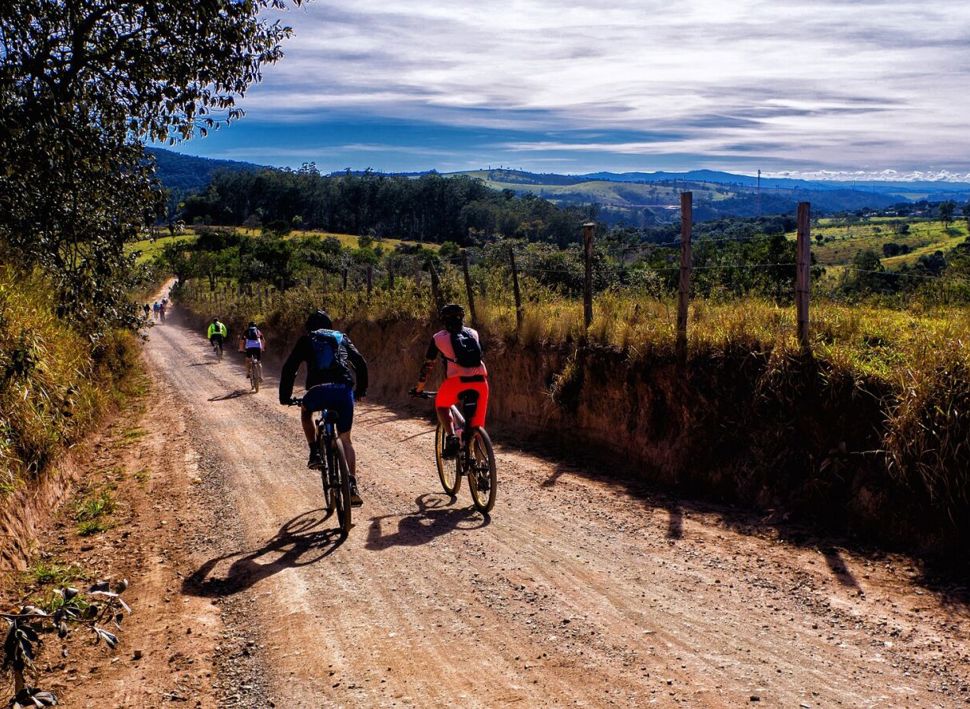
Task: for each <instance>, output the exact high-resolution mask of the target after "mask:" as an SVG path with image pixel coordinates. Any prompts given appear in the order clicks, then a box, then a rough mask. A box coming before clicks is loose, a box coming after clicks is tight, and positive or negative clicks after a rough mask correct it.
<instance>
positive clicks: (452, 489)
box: [434, 423, 461, 497]
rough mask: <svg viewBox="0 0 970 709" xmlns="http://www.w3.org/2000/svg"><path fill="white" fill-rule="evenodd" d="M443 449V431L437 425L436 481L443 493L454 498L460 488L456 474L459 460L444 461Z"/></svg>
mask: <svg viewBox="0 0 970 709" xmlns="http://www.w3.org/2000/svg"><path fill="white" fill-rule="evenodd" d="M444 449H445V429H444V427H442V425H441V424H440V423H439V424H438V429H437V430H436V431H435V432H434V462H435V465H437V466H438V479H439V480H441V487H442V488H444V490H445V492H446V493H448V494H449V495H451V496H452V497H454V496H455V495H457V494H458V488H460V487H461V476H460V475H459V474H458V466H459V465H461V461H460V460H457V459H456V460H446V459H445V458H443V457H442V452H443V451H444Z"/></svg>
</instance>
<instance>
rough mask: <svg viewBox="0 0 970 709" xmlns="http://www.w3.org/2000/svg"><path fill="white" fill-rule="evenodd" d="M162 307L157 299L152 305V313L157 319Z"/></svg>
mask: <svg viewBox="0 0 970 709" xmlns="http://www.w3.org/2000/svg"><path fill="white" fill-rule="evenodd" d="M161 309H162V306H161V305H159V304H158V301H157V300H156V301H155V303H154V305H152V313H153V314H154V315H155V319H156V320H158V313H159V311H161Z"/></svg>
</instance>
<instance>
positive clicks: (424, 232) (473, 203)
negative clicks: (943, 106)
mask: <svg viewBox="0 0 970 709" xmlns="http://www.w3.org/2000/svg"><path fill="white" fill-rule="evenodd" d="M589 217H590V209H589V208H583V207H557V206H556V205H554V204H552V203H551V202H549V201H548V200H545V199H542V198H540V197H536V196H534V195H528V194H527V195H523V196H520V197H517V196H516V195H515V193H514V192H513V191H512V190H502V191H498V190H494V189H491V188H489V187H487V186H485V185H484V184H483V183H482V182H481V181H480V180H476V179H472V178H470V177H464V176H457V177H443V176H441V175H438V174H435V173H431V174H426V175H422V176H420V177H417V178H407V177H400V176H390V175H383V174H378V173H372V172H364V173H353V172H349V171H348V172H347V173H344V174H340V175H333V176H324V175H321V174H320V173H318V172H317V171H316V170H315V169H314V168H312V167H306V168H304V169H301V170H298V171H289V170H261V171H258V172H254V171H223V172H217V173H216V174H215V175H213V178H212V181H211V182H210V183H209V186H208V188H207V189H206V190H205V191H203V192H201V193H198V194H194V195H191V196H189V197H187V198H186V199H185V201H184V205H183V208H182V218H183V219H184V220H185V221H186V222H187V223H190V224H219V225H225V226H251V227H261V228H263V229H266V230H268V231H278V232H280V233H286V232H289V231H291V230H294V229H297V230H299V229H320V230H325V231H331V232H338V233H346V234H358V235H369V236H376V237H394V238H398V239H409V240H413V241H430V242H435V243H443V242H445V241H452V242H455V243H456V244H460V245H467V244H475V243H482V242H484V241H488V240H490V239H491V238H493V237H494V236H496V235H503V236H508V237H516V238H522V239H528V240H530V241H545V242H551V243H556V244H559V245H560V246H565V245H566V244H569V243H571V242H573V241H575V240H576V238H577V234H578V233H579V225H580V224H581V222H582V221H584V219H587V218H589Z"/></svg>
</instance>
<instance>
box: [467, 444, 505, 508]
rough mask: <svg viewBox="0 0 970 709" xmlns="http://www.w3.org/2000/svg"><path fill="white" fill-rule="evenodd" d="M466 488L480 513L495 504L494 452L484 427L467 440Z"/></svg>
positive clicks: (495, 474)
mask: <svg viewBox="0 0 970 709" xmlns="http://www.w3.org/2000/svg"><path fill="white" fill-rule="evenodd" d="M468 445H469V446H471V450H470V451H469V453H468V459H469V466H468V471H467V472H468V489H469V490H470V491H471V493H472V503H473V504H474V505H475V509H476V510H478V511H479V512H481V513H482V514H488V513H489V512H491V510H492V508H493V507H494V506H495V493H496V492H497V490H498V473H497V471H496V470H495V452H494V451H493V450H492V439H491V438H489V437H488V433H487V432H486V431H485V429H484V428H480V429H478V430H477V431H475V433H474V434H473V436H472V440H471V441H469V442H468Z"/></svg>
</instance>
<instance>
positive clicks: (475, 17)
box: [242, 0, 970, 171]
mask: <svg viewBox="0 0 970 709" xmlns="http://www.w3.org/2000/svg"><path fill="white" fill-rule="evenodd" d="M348 7H351V8H352V9H345V8H348ZM284 19H285V21H286V22H287V23H289V24H291V25H292V26H293V27H294V29H295V35H294V37H293V38H292V39H291V40H289V41H288V42H287V44H286V45H285V51H286V54H287V56H286V58H285V59H284V60H283V61H282V62H281V63H280V64H279V65H277V66H275V67H272V68H269V69H267V70H266V72H265V79H264V84H262V85H260V86H259V87H257V88H255V89H254V90H253V91H252V92H251V94H250V96H248V97H247V98H246V100H245V101H244V102H243V104H242V105H243V106H244V107H245V108H246V109H247V110H248V111H249V113H250V117H251V118H255V119H259V118H264V119H269V118H272V119H274V120H291V121H312V120H317V119H319V117H320V116H321V115H322V114H325V113H327V112H328V111H345V112H353V113H357V114H364V115H373V116H382V117H395V118H404V119H409V120H422V121H431V122H441V123H454V124H461V125H463V126H469V125H471V126H476V125H481V126H483V127H485V126H487V127H503V128H514V129H520V130H528V131H567V130H570V129H581V130H624V131H643V132H645V133H653V132H657V131H670V132H675V133H676V134H677V135H676V137H675V138H674V139H656V140H654V139H647V140H645V141H641V140H637V139H634V140H628V139H623V140H621V141H620V142H619V143H615V144H614V143H611V142H610V141H605V142H604V143H603V144H602V145H600V144H594V143H588V142H586V143H581V144H575V143H573V142H570V141H568V140H562V141H551V142H549V141H546V142H542V141H540V142H537V143H525V144H521V145H519V146H518V147H517V149H521V150H523V151H538V150H551V149H552V148H553V145H552V143H556V142H558V145H556V146H555V147H556V149H558V150H564V151H576V152H587V151H591V150H600V149H603V150H605V151H608V152H619V153H623V154H642V155H644V156H645V157H646V156H651V155H658V154H670V153H682V152H684V151H692V152H701V153H702V154H705V155H711V156H715V157H720V158H726V157H730V156H731V155H733V154H737V155H741V156H744V157H746V158H750V157H751V156H752V155H757V156H764V157H765V158H766V159H768V158H770V159H772V161H773V162H774V163H776V164H777V163H778V162H779V161H782V162H783V161H785V160H789V161H791V162H792V163H798V164H811V165H815V166H817V167H818V168H820V169H848V168H854V167H860V168H865V169H867V170H869V171H879V170H883V169H890V168H891V169H898V170H902V171H910V170H913V169H934V168H935V169H944V168H945V169H950V168H952V167H953V166H955V165H957V164H960V163H963V164H968V163H970V159H968V158H967V157H965V156H967V155H970V131H968V130H967V129H966V122H967V119H966V116H967V115H970V94H968V93H967V92H965V91H964V90H963V87H964V86H965V84H966V79H967V76H968V73H970V52H968V47H970V3H966V2H962V1H957V0H941V1H940V2H938V3H936V4H933V5H929V4H926V3H917V2H910V1H908V0H900V1H894V0H882V1H880V0H870V1H868V2H866V1H864V2H845V1H842V0H828V1H827V2H826V1H825V0H823V1H822V2H812V3H809V2H804V0H772V1H770V2H769V1H768V0H764V1H762V0H732V2H730V3H726V2H723V0H687V1H686V2H684V3H680V4H678V3H668V2H659V0H613V1H612V2H611V3H610V4H609V6H607V7H604V6H603V5H602V3H601V2H599V0H597V1H594V0H575V1H573V2H567V3H565V4H564V3H563V2H561V1H556V0H517V1H516V2H514V3H495V2H484V3H483V2H477V3H471V2H467V1H464V0H455V1H453V2H450V3H441V2H439V1H438V0H406V1H405V0H358V1H357V2H355V3H353V4H352V5H350V4H346V3H337V2H335V0H315V2H311V3H309V4H308V5H306V6H304V8H300V9H297V10H291V11H289V12H287V13H286V14H285V16H284Z"/></svg>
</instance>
